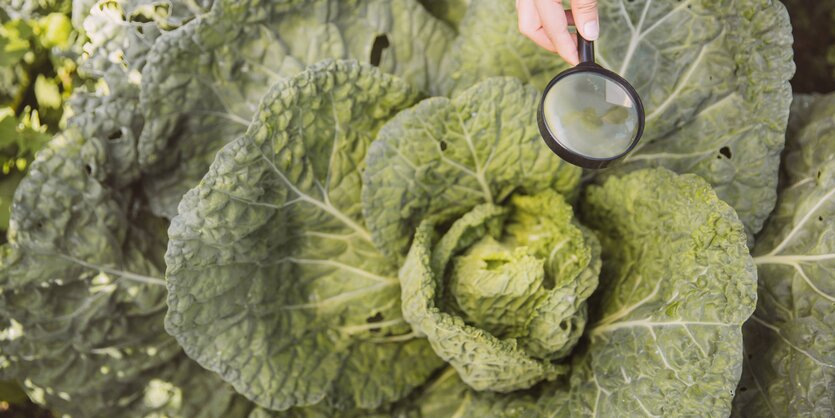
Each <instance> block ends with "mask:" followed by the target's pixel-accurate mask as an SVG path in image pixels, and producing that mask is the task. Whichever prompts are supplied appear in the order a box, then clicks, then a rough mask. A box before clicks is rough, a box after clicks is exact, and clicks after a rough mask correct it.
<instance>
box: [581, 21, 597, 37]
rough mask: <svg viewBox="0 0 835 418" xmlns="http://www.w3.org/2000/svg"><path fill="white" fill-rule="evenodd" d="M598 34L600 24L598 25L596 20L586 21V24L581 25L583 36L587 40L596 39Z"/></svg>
mask: <svg viewBox="0 0 835 418" xmlns="http://www.w3.org/2000/svg"><path fill="white" fill-rule="evenodd" d="M599 35H600V26H598V24H597V20H592V21H591V22H586V24H585V25H583V36H585V37H586V39H587V40H589V41H596V40H597V37H598V36H599Z"/></svg>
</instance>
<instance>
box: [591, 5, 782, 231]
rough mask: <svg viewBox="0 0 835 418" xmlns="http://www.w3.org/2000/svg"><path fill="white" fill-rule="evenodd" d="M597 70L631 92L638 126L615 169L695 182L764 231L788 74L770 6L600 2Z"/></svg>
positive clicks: (777, 10)
mask: <svg viewBox="0 0 835 418" xmlns="http://www.w3.org/2000/svg"><path fill="white" fill-rule="evenodd" d="M600 15H601V28H602V32H601V37H600V41H599V42H598V43H597V44H598V46H599V52H598V55H597V57H598V62H599V63H600V64H602V65H604V66H606V67H608V68H610V69H612V70H613V71H615V72H617V73H619V74H620V75H622V76H623V77H624V78H626V79H627V80H629V82H630V83H631V84H632V85H633V86H635V88H636V89H637V90H638V93H639V94H640V95H641V99H642V101H643V104H644V108H645V109H646V127H645V129H644V134H643V138H642V139H641V142H640V143H639V144H638V146H637V147H636V148H635V150H633V151H632V153H631V154H630V155H629V156H627V157H626V158H625V159H624V160H623V163H622V164H621V165H620V167H621V169H620V170H632V169H636V168H640V167H646V166H663V167H666V168H669V169H671V170H673V171H676V172H679V173H695V174H698V175H700V176H701V177H703V178H704V179H705V180H707V181H708V182H709V183H710V184H711V185H712V186H713V188H714V189H715V190H716V193H717V194H718V195H719V198H721V199H722V200H724V201H726V202H728V203H729V204H730V205H731V206H733V208H734V209H735V210H736V212H737V213H738V214H739V217H740V219H742V222H743V224H745V227H746V230H747V232H748V233H749V235H753V234H754V233H756V232H757V231H759V230H760V229H761V228H762V225H763V222H764V221H765V219H766V217H767V216H768V214H769V213H770V212H771V210H772V208H773V207H774V202H775V200H776V186H777V174H778V167H779V158H780V151H781V150H782V148H783V141H784V134H785V129H786V121H787V118H788V113H789V105H790V103H791V88H790V86H789V83H788V80H789V79H790V78H791V77H792V75H793V73H794V64H793V63H792V51H791V41H792V37H791V26H790V25H789V17H788V14H787V13H786V10H785V8H784V7H783V5H782V4H780V3H779V2H776V1H770V0H734V1H729V2H714V1H708V0H684V1H681V0H655V1H653V0H636V1H632V0H612V1H605V2H601V3H600Z"/></svg>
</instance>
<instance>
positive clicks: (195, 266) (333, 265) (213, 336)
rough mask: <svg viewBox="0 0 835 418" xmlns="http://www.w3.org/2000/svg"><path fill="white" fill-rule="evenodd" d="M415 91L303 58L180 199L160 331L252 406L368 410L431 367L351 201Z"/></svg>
mask: <svg viewBox="0 0 835 418" xmlns="http://www.w3.org/2000/svg"><path fill="white" fill-rule="evenodd" d="M416 98H417V92H416V90H415V89H413V88H412V87H410V86H409V85H408V84H406V83H405V82H404V81H402V80H400V79H397V78H393V77H391V76H389V75H386V74H383V73H381V72H380V71H378V70H376V69H373V68H370V67H367V66H360V65H358V64H356V63H354V62H344V61H337V62H325V63H323V64H320V65H316V66H313V67H311V68H310V69H308V70H307V71H305V72H303V73H302V74H300V75H298V76H296V77H293V78H291V79H289V80H288V81H286V82H282V83H279V84H277V85H275V87H274V88H273V89H272V90H271V91H270V92H269V93H267V95H266V96H265V98H264V100H263V101H262V102H261V108H260V110H259V112H258V113H257V114H256V115H255V118H254V119H253V120H254V121H255V122H254V123H253V124H252V125H250V128H249V129H248V131H247V133H246V135H244V136H243V137H241V138H239V139H237V140H236V141H233V142H232V143H230V144H229V145H227V146H226V147H224V148H223V149H222V150H221V151H220V152H219V153H218V154H217V157H216V158H215V162H214V164H213V165H212V167H211V168H210V169H209V172H208V174H207V175H206V177H204V178H203V180H202V181H201V182H200V185H199V186H198V187H197V188H195V189H193V190H191V191H190V192H189V193H187V194H186V196H185V197H183V200H182V202H181V203H180V215H178V216H177V217H176V218H174V221H173V222H172V225H171V229H170V231H169V239H170V243H169V249H168V253H167V254H166V262H167V264H168V274H167V277H168V285H169V292H170V295H169V300H168V304H169V307H170V308H169V314H168V316H167V318H166V328H167V330H168V332H170V333H171V334H172V335H174V336H175V337H177V339H178V341H179V342H180V344H181V345H182V346H183V347H184V348H185V350H186V353H188V354H189V355H190V356H191V357H192V358H194V359H196V360H197V361H198V362H200V363H201V364H202V365H203V366H205V367H207V368H209V369H212V370H215V371H217V372H218V373H220V374H221V376H223V377H224V378H226V379H227V380H228V381H230V382H231V383H232V384H233V385H234V386H235V388H236V389H237V390H238V391H239V392H241V393H243V394H245V395H246V396H247V397H249V398H250V399H252V400H253V401H255V402H257V403H258V404H260V405H262V406H265V407H267V408H270V409H278V410H284V409H287V408H288V407H291V406H295V405H311V404H315V403H318V402H320V401H322V400H323V399H325V398H327V402H328V403H332V404H334V405H335V406H337V407H340V408H344V407H351V406H359V407H362V408H375V407H378V406H380V405H382V404H383V403H385V402H391V401H394V400H397V399H399V398H402V397H403V396H405V395H406V394H407V393H408V392H409V391H410V390H411V389H413V388H414V387H416V386H418V385H420V384H421V383H423V381H424V380H425V379H426V378H427V377H428V376H429V374H430V373H431V372H432V371H433V370H434V369H435V368H437V367H439V366H440V365H441V363H440V362H439V361H438V359H437V358H436V357H435V356H434V355H433V353H432V350H431V349H430V348H429V346H428V344H427V343H426V342H425V341H424V340H419V339H411V338H408V337H409V335H406V337H407V338H402V336H403V335H404V334H408V332H409V329H408V325H406V324H405V322H404V321H403V319H402V315H401V313H400V303H399V298H398V296H399V289H398V284H399V283H398V281H397V277H396V275H397V264H396V263H395V262H393V260H392V259H390V258H387V257H385V256H384V255H383V254H382V253H380V252H379V251H377V250H376V249H375V247H374V245H373V243H372V242H371V234H370V233H369V232H368V230H367V229H366V227H365V225H364V221H363V219H362V212H361V207H360V205H359V201H360V192H361V184H362V181H361V177H360V173H361V171H362V169H363V166H364V157H365V150H366V149H367V148H368V146H369V145H370V143H371V141H372V140H373V138H374V136H375V134H376V132H377V131H378V130H379V129H380V127H381V126H382V124H383V123H384V122H385V121H386V120H387V119H388V118H390V117H391V116H392V115H393V114H395V113H396V112H397V111H398V110H401V109H403V108H405V107H408V106H409V105H411V104H412V103H414V102H415V100H416ZM209 225H211V226H209ZM221 306H225V307H226V308H225V309H217V308H218V307H221ZM241 306H245V307H246V308H245V309H244V310H243V311H240V312H236V311H237V310H238V307H241ZM401 339H402V341H401ZM406 359H408V360H406ZM282 382H284V383H282ZM360 382H362V384H360Z"/></svg>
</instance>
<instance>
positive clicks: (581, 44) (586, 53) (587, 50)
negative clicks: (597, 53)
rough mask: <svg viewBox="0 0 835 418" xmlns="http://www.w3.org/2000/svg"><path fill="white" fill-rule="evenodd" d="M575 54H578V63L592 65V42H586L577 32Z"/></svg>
mask: <svg viewBox="0 0 835 418" xmlns="http://www.w3.org/2000/svg"><path fill="white" fill-rule="evenodd" d="M577 52H578V53H579V54H580V63H581V64H582V63H590V64H594V42H592V41H588V40H586V39H585V38H583V36H582V35H580V32H577Z"/></svg>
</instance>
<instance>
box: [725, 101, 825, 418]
mask: <svg viewBox="0 0 835 418" xmlns="http://www.w3.org/2000/svg"><path fill="white" fill-rule="evenodd" d="M793 112H794V113H793V117H792V129H791V131H790V133H789V138H788V142H787V143H786V148H787V150H788V152H787V154H786V156H785V167H784V171H785V173H786V182H785V185H784V186H783V187H782V188H781V191H780V201H779V203H778V205H777V209H776V210H775V212H774V214H773V215H772V216H771V219H770V220H769V223H768V225H767V227H766V228H765V230H763V233H762V234H761V235H760V237H759V239H758V241H757V245H756V247H755V248H754V254H756V256H755V257H754V262H755V263H757V270H758V274H759V302H758V304H757V310H756V312H755V313H754V315H753V316H752V317H751V319H750V320H749V321H748V322H747V323H746V324H745V346H746V353H747V355H746V357H745V360H746V368H745V373H744V375H743V379H742V381H741V382H740V386H739V389H738V396H737V399H736V402H735V405H734V406H735V411H734V412H735V414H734V415H737V416H745V417H755V416H762V415H768V414H771V415H776V416H831V415H833V414H835V393H833V391H832V390H831V388H832V387H833V385H835V274H833V272H835V149H834V148H835V147H833V144H835V95H832V94H830V95H827V96H799V97H797V98H796V102H795V105H794V107H793Z"/></svg>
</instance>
